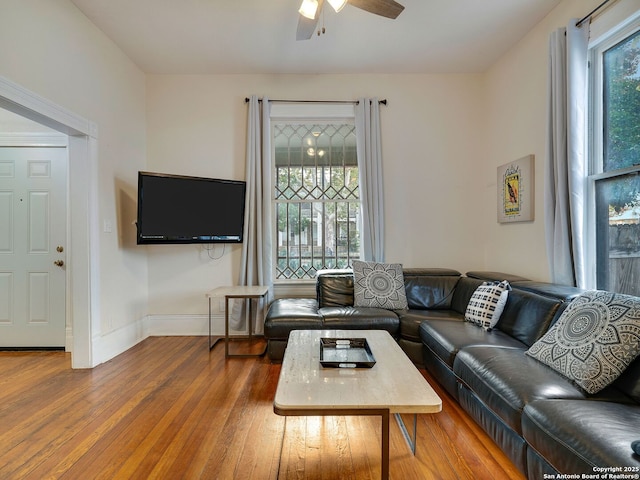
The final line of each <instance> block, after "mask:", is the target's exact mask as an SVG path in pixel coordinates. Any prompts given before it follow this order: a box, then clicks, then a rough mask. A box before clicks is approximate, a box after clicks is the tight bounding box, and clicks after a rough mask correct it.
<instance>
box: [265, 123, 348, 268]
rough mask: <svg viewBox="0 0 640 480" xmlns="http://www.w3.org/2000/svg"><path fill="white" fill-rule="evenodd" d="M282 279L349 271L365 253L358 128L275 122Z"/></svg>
mask: <svg viewBox="0 0 640 480" xmlns="http://www.w3.org/2000/svg"><path fill="white" fill-rule="evenodd" d="M273 145H274V166H275V169H274V170H275V181H274V202H275V219H276V221H275V226H276V237H275V238H276V242H275V243H276V255H275V257H276V265H275V279H276V280H303V279H312V278H314V277H315V274H316V272H317V271H318V270H320V269H324V268H348V267H350V266H351V262H352V260H354V259H358V258H359V251H360V233H359V228H360V227H359V225H360V193H359V188H358V161H357V155H356V135H355V126H354V125H353V124H349V123H331V124H320V123H294V122H286V123H277V122H276V123H274V124H273Z"/></svg>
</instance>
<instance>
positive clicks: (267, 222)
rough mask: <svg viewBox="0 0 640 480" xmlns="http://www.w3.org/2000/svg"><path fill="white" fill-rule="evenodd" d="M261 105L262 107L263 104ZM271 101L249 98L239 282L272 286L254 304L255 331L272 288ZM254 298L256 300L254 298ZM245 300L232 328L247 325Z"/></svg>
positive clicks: (238, 306) (236, 307) (260, 329)
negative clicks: (242, 239) (245, 183)
mask: <svg viewBox="0 0 640 480" xmlns="http://www.w3.org/2000/svg"><path fill="white" fill-rule="evenodd" d="M261 107H262V108H261ZM269 113H270V104H269V100H268V99H267V98H263V99H262V106H261V105H260V101H259V100H258V97H257V96H256V95H252V96H251V97H250V98H249V115H248V119H247V152H246V169H245V171H246V181H247V193H246V202H245V216H244V241H243V243H242V260H241V264H240V276H239V279H238V285H248V286H253V285H266V286H269V292H270V293H269V295H267V297H268V298H266V299H265V300H264V302H261V304H260V305H257V308H253V311H254V312H256V322H255V323H254V325H255V327H254V328H255V333H258V334H260V333H262V332H263V331H264V308H265V306H266V304H268V302H269V300H270V296H271V292H273V281H272V277H271V256H272V253H271V217H272V215H271V131H270V130H271V125H270V115H269ZM252 301H255V300H252ZM245 303H246V302H245V301H238V300H237V301H235V302H234V305H233V313H232V315H231V318H230V319H229V325H230V327H231V328H233V329H236V330H240V329H244V328H246V327H245V326H246V316H247V309H246V308H245Z"/></svg>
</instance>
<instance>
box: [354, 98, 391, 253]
mask: <svg viewBox="0 0 640 480" xmlns="http://www.w3.org/2000/svg"><path fill="white" fill-rule="evenodd" d="M355 114H356V148H357V152H358V170H359V172H360V178H359V180H360V209H361V211H362V230H361V236H360V237H361V242H360V245H361V247H360V248H361V259H363V260H366V261H374V262H384V192H383V188H382V147H381V141H380V103H379V101H378V99H377V98H360V99H359V100H358V104H357V105H356V112H355Z"/></svg>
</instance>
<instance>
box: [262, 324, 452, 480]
mask: <svg viewBox="0 0 640 480" xmlns="http://www.w3.org/2000/svg"><path fill="white" fill-rule="evenodd" d="M353 337H356V338H366V339H367V342H368V343H369V345H370V347H371V352H372V353H373V356H374V357H375V360H376V364H375V365H374V366H373V367H372V368H348V369H345V368H324V367H322V366H321V365H320V339H321V338H353ZM347 379H348V381H345V380H347ZM273 409H274V411H275V413H277V414H278V415H284V416H290V415H294V416H298V415H304V416H316V415H336V416H342V415H380V416H381V417H382V469H381V470H382V478H383V479H388V478H389V416H390V414H395V416H396V419H397V420H398V423H399V424H400V426H401V429H402V431H403V434H404V435H405V437H406V438H407V441H408V442H409V444H410V446H411V447H412V450H413V452H414V454H415V440H416V436H415V434H416V432H415V428H416V422H415V419H414V432H413V434H414V438H413V444H412V443H411V440H410V439H409V435H408V433H407V430H406V428H405V427H404V423H403V422H402V418H401V417H400V415H399V414H401V413H410V414H414V415H415V414H418V413H437V412H439V411H441V410H442V401H441V400H440V397H438V395H437V394H436V393H435V392H434V391H433V389H432V388H431V386H430V385H429V384H428V383H427V381H426V380H425V379H424V377H423V376H422V375H421V374H420V372H419V371H418V369H417V368H416V367H415V365H413V363H412V362H411V361H410V360H409V358H408V357H407V356H406V355H405V354H404V352H403V351H402V349H401V348H400V347H399V346H398V344H397V343H396V341H395V340H394V339H393V338H392V337H391V335H389V333H388V332H386V331H383V330H294V331H292V332H291V334H290V336H289V342H288V344H287V349H286V351H285V354H284V359H283V361H282V369H281V370H280V378H279V380H278V388H277V390H276V396H275V400H274V402H273ZM414 418H415V417H414Z"/></svg>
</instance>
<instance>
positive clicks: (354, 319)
mask: <svg viewBox="0 0 640 480" xmlns="http://www.w3.org/2000/svg"><path fill="white" fill-rule="evenodd" d="M318 313H319V314H320V316H321V317H322V328H326V329H331V330H333V329H338V330H340V329H342V330H386V331H387V332H389V333H390V334H391V335H393V336H397V334H398V331H399V330H400V320H399V319H398V316H397V315H396V314H395V313H394V312H393V311H391V310H386V309H384V308H373V307H349V306H347V307H324V308H321V309H319V310H318Z"/></svg>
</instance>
